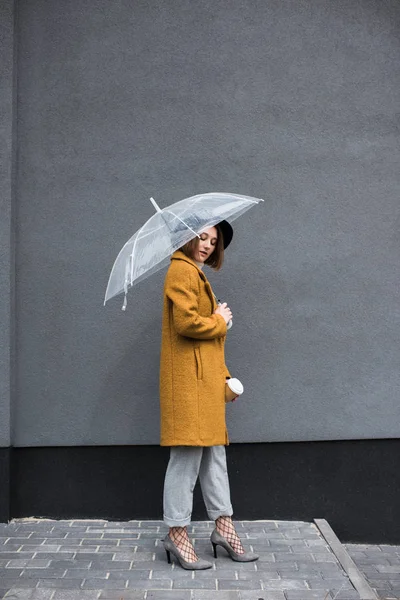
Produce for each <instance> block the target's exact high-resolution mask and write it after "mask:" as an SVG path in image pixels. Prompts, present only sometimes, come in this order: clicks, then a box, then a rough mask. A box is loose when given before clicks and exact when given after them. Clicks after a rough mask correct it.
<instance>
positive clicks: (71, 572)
mask: <svg viewBox="0 0 400 600" xmlns="http://www.w3.org/2000/svg"><path fill="white" fill-rule="evenodd" d="M63 577H64V579H81V580H82V581H83V580H84V579H88V578H92V577H93V579H108V573H107V571H90V575H89V571H88V569H67V571H65V572H64V576H63Z"/></svg>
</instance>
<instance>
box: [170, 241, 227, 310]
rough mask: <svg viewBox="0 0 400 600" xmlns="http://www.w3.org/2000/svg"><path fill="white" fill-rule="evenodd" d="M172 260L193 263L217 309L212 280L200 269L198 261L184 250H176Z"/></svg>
mask: <svg viewBox="0 0 400 600" xmlns="http://www.w3.org/2000/svg"><path fill="white" fill-rule="evenodd" d="M171 260H183V261H184V262H187V263H189V265H192V267H194V268H195V269H196V271H197V272H198V274H199V275H200V277H201V279H202V280H203V281H204V283H205V287H206V290H207V293H208V295H209V296H210V300H211V303H212V305H213V307H214V310H215V309H216V308H217V306H218V305H217V302H216V299H215V296H214V293H213V291H212V289H211V285H210V282H209V281H208V279H207V277H206V276H205V275H204V273H203V271H202V269H199V267H198V266H197V265H196V263H195V262H194V260H192V259H191V258H189V257H188V256H186V254H184V253H183V252H182V250H176V252H174V253H173V255H172V256H171Z"/></svg>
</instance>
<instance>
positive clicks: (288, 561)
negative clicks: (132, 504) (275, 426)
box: [0, 519, 399, 600]
mask: <svg viewBox="0 0 400 600" xmlns="http://www.w3.org/2000/svg"><path fill="white" fill-rule="evenodd" d="M236 527H237V530H238V532H239V533H240V536H241V537H242V539H243V540H244V543H245V545H246V547H247V548H250V549H253V550H254V551H256V552H258V553H259V554H260V560H259V561H257V562H255V563H247V564H246V563H236V562H233V561H232V560H231V559H230V558H229V556H228V555H227V554H226V552H225V551H224V550H223V549H220V550H219V556H218V559H216V560H214V559H213V556H212V547H211V544H210V540H209V536H210V533H211V531H212V528H213V523H211V522H207V521H202V522H193V523H192V526H191V537H192V539H194V540H195V546H196V549H197V551H198V553H199V555H200V556H201V557H203V558H207V559H209V560H210V561H212V562H213V569H209V570H207V571H202V572H195V571H185V570H184V569H182V568H181V567H179V566H178V565H176V564H175V563H174V564H173V565H168V563H167V560H166V555H165V551H164V549H163V546H162V542H161V540H162V538H163V537H164V536H165V534H166V532H167V529H166V527H165V526H164V525H163V523H162V522H161V521H129V522H123V523H121V522H107V521H48V520H33V519H26V520H20V521H13V522H11V523H9V524H0V598H6V599H7V600H28V599H29V600H75V599H76V600H80V599H82V600H92V599H93V600H94V599H101V600H106V599H109V600H144V599H147V600H259V599H262V600H332V599H333V598H335V599H336V600H353V599H354V600H355V599H358V598H359V595H358V593H357V592H356V591H355V589H354V588H353V586H352V584H351V582H350V581H349V579H348V577H347V575H346V574H345V573H344V571H343V569H342V568H341V566H340V565H339V564H338V562H337V560H336V557H335V555H334V554H333V553H332V551H331V549H330V547H329V546H328V545H327V543H326V541H325V539H324V538H323V537H322V536H321V534H320V532H319V530H318V529H317V527H316V525H315V524H312V523H304V522H297V521H237V522H236ZM357 548H359V547H357V546H351V547H350V549H351V552H352V553H353V556H354V557H355V559H356V560H357V561H358V562H360V559H363V560H362V566H363V569H365V568H367V571H368V572H370V571H371V572H372V571H374V576H375V579H374V582H375V580H376V575H377V574H378V575H379V574H381V576H384V575H385V576H387V575H388V576H389V580H388V581H390V582H392V581H394V580H396V579H397V578H398V577H399V575H398V571H391V570H390V567H393V560H394V559H393V558H392V559H390V558H387V554H389V552H386V550H385V549H384V547H383V546H382V547H379V548H380V549H379V552H380V554H379V556H380V557H381V556H384V557H385V558H383V559H382V560H383V561H384V562H383V563H380V564H382V566H381V567H379V568H380V569H381V570H379V568H378V567H377V568H376V572H375V570H374V569H372V567H371V568H369V567H368V564H369V563H368V556H366V555H364V554H362V556H358V554H357V552H358V550H357ZM360 552H361V553H365V554H367V553H366V552H365V551H364V550H361V551H360ZM391 556H393V555H392V554H391ZM397 560H398V557H397ZM360 564H361V563H360ZM396 564H398V563H396ZM383 567H386V568H389V571H388V570H386V571H385V569H383V570H382V568H383ZM393 573H394V575H393ZM396 573H397V577H396ZM378 580H379V582H382V584H383V582H384V581H386V580H385V579H381V578H380V576H379V577H378ZM390 585H391V584H390ZM387 597H389V596H387Z"/></svg>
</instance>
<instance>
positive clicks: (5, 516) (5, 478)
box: [0, 448, 10, 523]
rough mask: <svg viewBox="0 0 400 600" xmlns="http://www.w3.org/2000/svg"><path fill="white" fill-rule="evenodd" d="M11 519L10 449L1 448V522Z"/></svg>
mask: <svg viewBox="0 0 400 600" xmlns="http://www.w3.org/2000/svg"><path fill="white" fill-rule="evenodd" d="M9 519H10V449H9V448H0V523H7V521H8V520H9Z"/></svg>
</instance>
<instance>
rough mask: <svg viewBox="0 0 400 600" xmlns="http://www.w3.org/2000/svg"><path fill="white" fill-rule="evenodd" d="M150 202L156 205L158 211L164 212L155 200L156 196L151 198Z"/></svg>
mask: <svg viewBox="0 0 400 600" xmlns="http://www.w3.org/2000/svg"><path fill="white" fill-rule="evenodd" d="M150 202H151V203H152V205H153V206H154V208H155V209H156V211H157V212H162V210H161V208H160V207H159V206H158V204H157V202H156V201H155V200H154V198H150Z"/></svg>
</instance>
